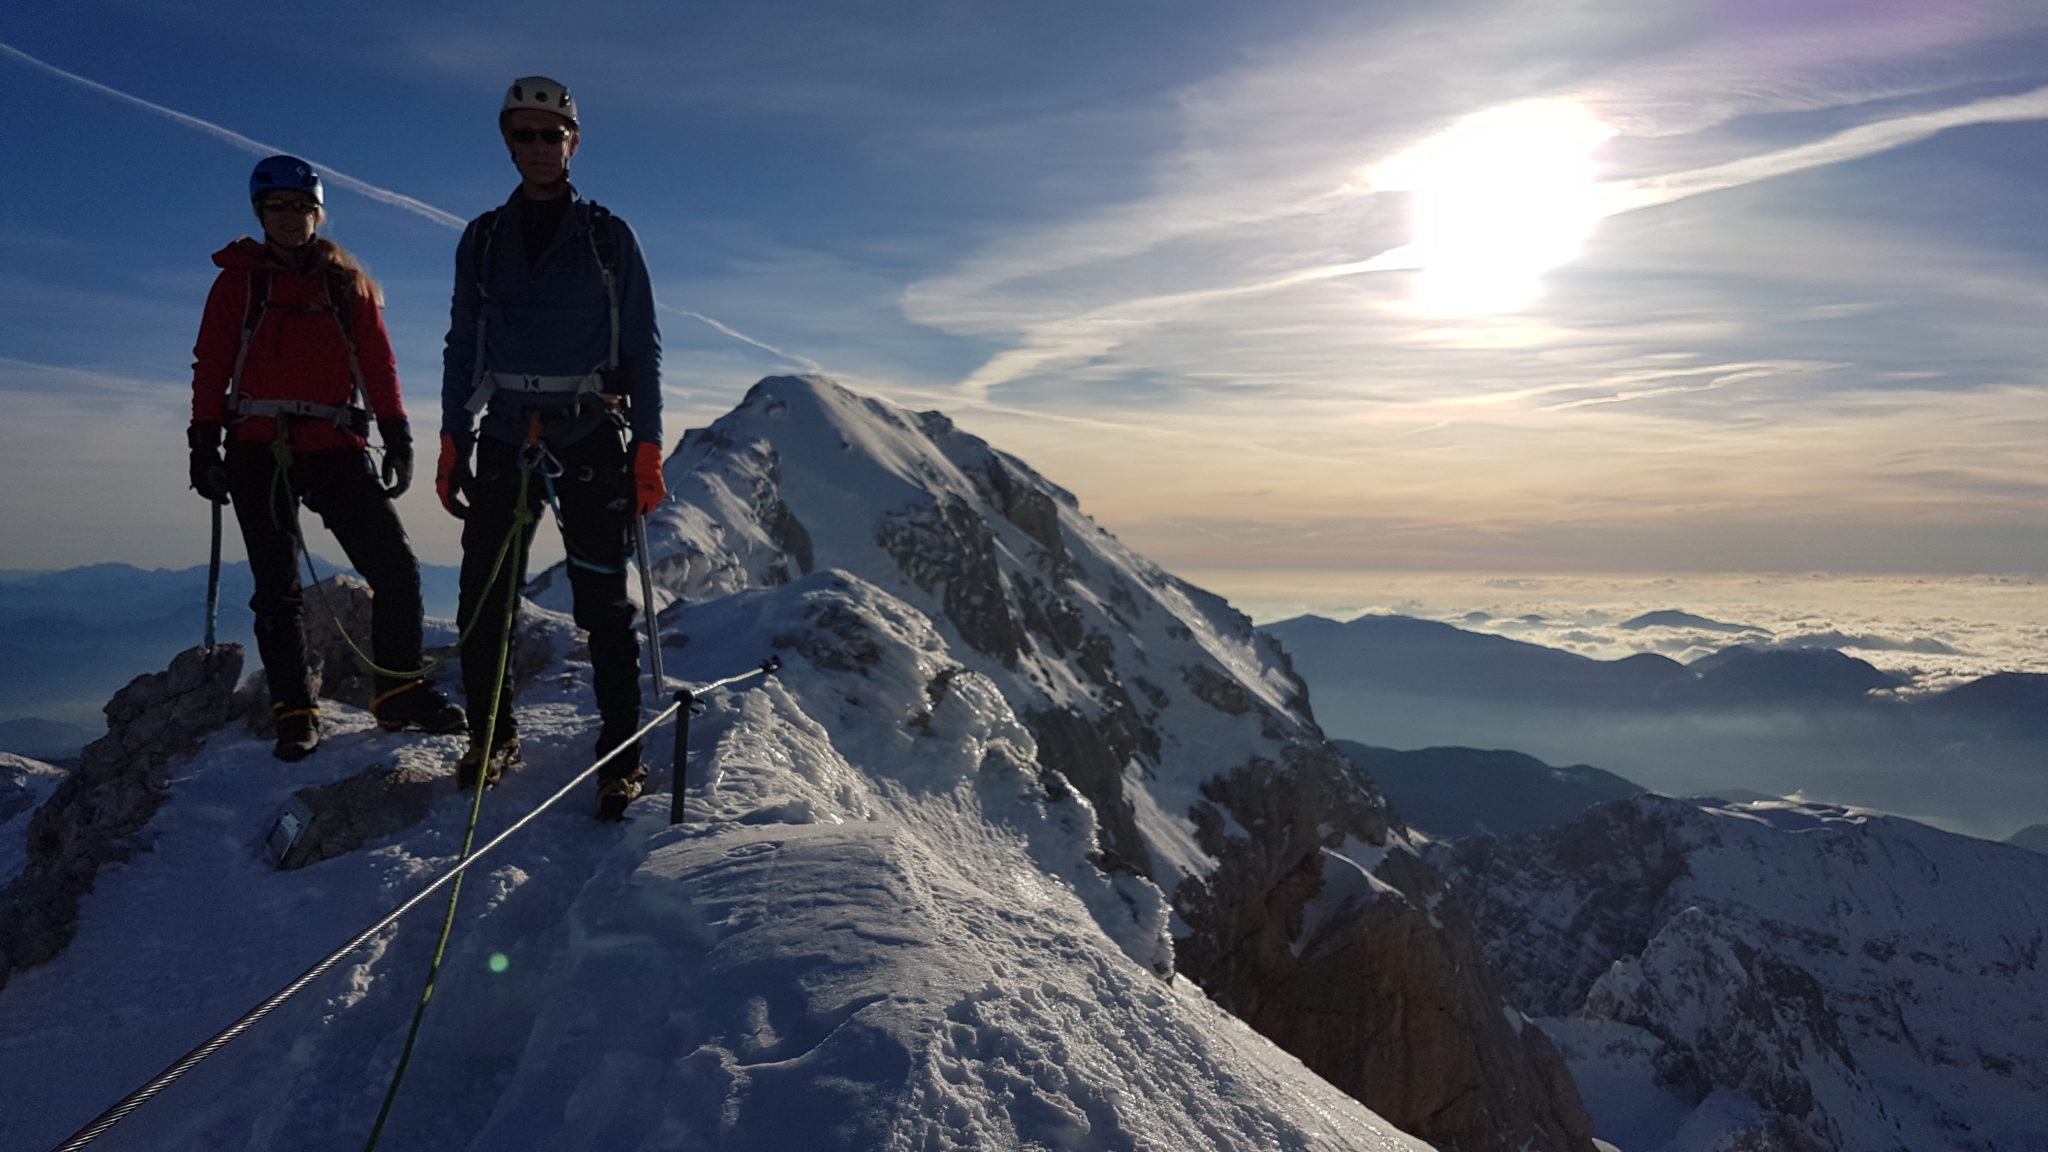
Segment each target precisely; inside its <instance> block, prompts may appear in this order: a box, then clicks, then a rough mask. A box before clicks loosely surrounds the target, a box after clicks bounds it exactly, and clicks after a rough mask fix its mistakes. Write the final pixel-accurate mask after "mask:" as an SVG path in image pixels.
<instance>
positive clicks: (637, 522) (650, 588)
mask: <svg viewBox="0 0 2048 1152" xmlns="http://www.w3.org/2000/svg"><path fill="white" fill-rule="evenodd" d="M633 547H634V548H635V549H636V550H637V551H638V552H639V556H640V614H641V616H642V618H643V620H644V622H645V623H646V625H647V672H648V675H649V677H650V680H649V682H648V697H649V698H650V699H651V700H653V701H654V703H655V704H657V705H659V704H660V703H661V692H662V688H663V686H664V685H666V684H667V683H668V679H667V677H665V676H663V675H662V673H661V627H660V623H659V622H658V621H657V620H656V619H655V610H654V568H653V566H652V565H651V564H649V563H648V562H647V517H646V516H644V515H643V516H635V517H634V518H633Z"/></svg>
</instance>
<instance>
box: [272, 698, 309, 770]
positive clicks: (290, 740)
mask: <svg viewBox="0 0 2048 1152" xmlns="http://www.w3.org/2000/svg"><path fill="white" fill-rule="evenodd" d="M270 711H271V714H272V715H273V716H274V717H276V719H277V747H275V748H273V749H271V752H270V754H271V755H273V756H275V757H277V758H278V759H279V760H283V761H285V762H287V763H290V762H293V761H298V760H304V759H305V758H306V757H308V756H311V755H312V754H313V750H314V749H315V748H318V747H319V746H320V710H319V709H318V708H286V707H283V706H282V705H276V704H273V705H271V708H270Z"/></svg>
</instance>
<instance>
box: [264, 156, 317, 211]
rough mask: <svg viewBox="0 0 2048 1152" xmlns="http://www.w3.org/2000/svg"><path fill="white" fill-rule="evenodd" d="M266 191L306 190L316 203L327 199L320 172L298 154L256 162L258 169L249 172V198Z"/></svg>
mask: <svg viewBox="0 0 2048 1152" xmlns="http://www.w3.org/2000/svg"><path fill="white" fill-rule="evenodd" d="M265 192H304V193H305V194H306V195H308V196H311V197H312V198H313V203H315V204H325V203H326V201H327V197H326V195H325V194H324V193H322V192H321V190H320V174H319V173H318V172H315V171H313V166H312V165H311V164H308V163H306V162H305V161H304V160H301V159H299V158H298V157H297V156H272V157H270V158H268V159H265V160H259V161H257V162H256V170H255V171H254V172H251V173H249V199H251V200H255V199H257V198H258V197H260V196H262V195H263V194H264V193H265Z"/></svg>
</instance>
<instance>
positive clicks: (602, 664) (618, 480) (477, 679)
mask: <svg viewBox="0 0 2048 1152" xmlns="http://www.w3.org/2000/svg"><path fill="white" fill-rule="evenodd" d="M520 452H521V449H520V448H518V447H516V446H514V445H511V444H507V443H504V442H503V441H500V440H493V439H491V438H490V437H483V438H481V439H479V440H478V441H477V447H476V478H475V480H473V481H472V482H471V483H470V484H469V485H468V486H467V487H466V488H465V489H464V491H465V494H466V495H467V496H468V499H469V516H468V517H467V518H466V519H465V520H464V521H463V525H462V604H461V608H460V614H459V622H460V624H461V626H462V627H463V628H464V629H468V628H469V627H470V624H471V621H475V630H474V631H473V632H471V633H470V637H471V638H470V639H469V640H468V641H467V642H466V644H465V648H464V652H463V658H462V690H463V693H464V695H465V696H466V697H467V699H468V704H469V727H470V732H471V733H472V734H473V735H474V737H475V738H476V739H477V740H479V741H480V740H482V739H483V738H484V733H485V729H486V726H487V725H488V724H489V722H490V701H491V675H492V673H493V672H494V671H495V670H496V668H497V646H498V640H499V638H500V637H502V636H503V635H505V605H506V600H507V594H508V593H509V591H510V589H511V588H512V587H514V586H523V585H524V584H525V583H526V560H527V553H528V551H529V549H530V547H531V545H532V540H533V537H532V534H531V532H529V533H528V534H527V536H526V539H525V541H524V542H523V543H522V544H521V546H519V547H518V548H516V550H515V551H514V553H513V555H511V556H509V557H507V558H506V560H505V564H504V566H503V568H501V569H500V571H499V573H498V579H497V580H496V581H494V582H493V583H492V584H491V585H490V587H488V588H486V587H485V586H484V581H485V580H487V579H488V578H489V577H490V574H491V566H492V565H493V564H494V563H495V562H496V560H497V557H498V550H499V548H500V547H501V546H502V545H503V543H504V540H505V536H506V534H507V533H509V532H511V531H512V528H513V513H514V506H515V504H516V503H517V501H518V499H519V481H520V476H519V473H520ZM553 459H554V461H555V462H556V463H558V464H559V465H560V468H561V475H559V476H556V477H554V480H553V483H554V491H555V497H556V499H557V500H558V501H559V503H560V505H561V529H562V547H563V550H564V551H565V552H567V553H568V556H569V562H568V564H567V565H566V567H567V568H568V572H569V592H570V596H571V599H572V604H573V607H574V614H575V618H576V624H577V626H578V627H580V628H582V629H583V630H584V631H585V632H587V633H589V635H590V678H591V682H592V687H593V688H594V689H595V691H596V695H597V711H598V716H599V718H600V719H601V720H603V722H604V725H605V727H606V728H608V729H609V728H615V727H617V726H620V725H623V726H624V729H625V730H626V731H629V732H630V731H632V730H633V729H634V728H637V727H639V722H640V648H639V642H638V640H637V639H636V637H635V636H634V633H633V621H634V612H635V611H636V610H635V608H634V607H633V602H632V600H631V599H629V598H628V597H627V595H626V555H627V548H628V545H629V543H630V541H631V533H632V524H633V480H632V475H631V473H630V472H629V471H628V469H627V466H626V448H625V445H624V444H623V443H621V442H620V439H619V437H618V435H617V434H616V433H614V432H612V431H610V430H609V429H599V430H598V431H595V432H592V433H591V434H590V435H588V436H585V437H583V438H582V439H580V440H577V441H576V442H575V443H573V444H570V445H567V446H566V447H562V448H557V449H554V450H553ZM547 494H548V490H547V483H546V480H545V479H544V478H543V476H542V475H541V474H539V473H538V472H536V473H534V474H532V475H530V476H529V477H528V478H527V483H526V506H527V511H528V513H529V514H530V515H532V516H534V517H535V518H536V520H544V519H546V518H547V515H548V513H547V511H546V509H545V503H546V500H547ZM511 679H512V668H511V662H510V661H507V662H506V678H505V682H504V685H503V689H502V691H501V692H500V694H499V697H498V726H497V731H496V734H495V739H496V741H497V742H499V743H503V742H505V741H506V740H509V739H510V738H511V737H512V736H513V735H515V734H516V732H517V727H516V723H515V721H514V720H513V717H512V683H511ZM633 767H637V765H634V766H633Z"/></svg>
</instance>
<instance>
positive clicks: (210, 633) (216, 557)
mask: <svg viewBox="0 0 2048 1152" xmlns="http://www.w3.org/2000/svg"><path fill="white" fill-rule="evenodd" d="M208 503H209V504H212V505H213V547H212V550H211V551H210V553H209V555H208V557H207V561H206V646H207V647H208V648H211V647H213V645H214V640H215V639H216V634H217V633H218V632H219V630H220V504H219V503H218V502H217V501H208Z"/></svg>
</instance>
